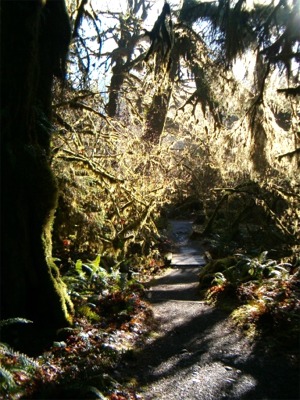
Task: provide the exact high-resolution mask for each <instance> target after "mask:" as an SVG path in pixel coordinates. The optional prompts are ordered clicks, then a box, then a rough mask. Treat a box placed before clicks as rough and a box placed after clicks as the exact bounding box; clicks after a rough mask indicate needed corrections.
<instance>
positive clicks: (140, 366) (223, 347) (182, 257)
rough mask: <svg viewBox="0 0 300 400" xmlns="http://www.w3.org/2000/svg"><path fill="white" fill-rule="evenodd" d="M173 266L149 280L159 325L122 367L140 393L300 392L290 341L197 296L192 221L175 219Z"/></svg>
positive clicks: (199, 256) (280, 395) (202, 399)
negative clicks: (284, 344)
mask: <svg viewBox="0 0 300 400" xmlns="http://www.w3.org/2000/svg"><path fill="white" fill-rule="evenodd" d="M170 226H171V229H170V232H169V236H170V239H171V240H172V242H173V243H174V249H173V251H174V254H173V261H172V264H171V268H170V269H169V270H168V271H167V272H166V274H165V275H164V276H160V277H158V278H157V279H154V280H152V281H151V282H150V283H149V284H148V285H147V291H146V296H147V298H148V301H149V302H150V303H151V306H152V309H153V315H154V329H153V333H152V335H150V337H148V338H147V339H146V340H145V342H144V343H143V345H142V346H141V347H140V348H139V349H138V350H137V351H134V352H133V353H130V354H127V356H126V357H125V358H124V359H123V360H122V362H121V363H120V364H119V367H118V368H117V370H116V374H117V375H119V377H120V376H122V378H123V379H124V380H125V382H127V384H128V386H131V387H134V388H135V389H136V391H137V393H138V394H137V395H136V399H145V400H150V399H161V400H163V399H174V400H176V399H178V400H183V399H184V400H189V399H198V400H218V399H232V400H233V399H239V400H241V399H253V400H254V399H255V400H258V399H264V400H269V399H270V400H271V399H272V400H275V399H289V400H294V399H298V398H299V397H300V387H299V365H298V363H297V359H296V358H295V357H294V356H293V355H291V354H289V353H287V352H286V350H285V349H284V348H277V349H276V351H274V349H273V350H272V351H271V349H270V346H268V343H267V341H264V340H263V339H262V340H260V341H259V342H257V341H253V340H250V339H249V338H247V337H246V336H245V335H244V334H243V333H242V332H241V331H239V330H238V329H237V327H236V326H235V325H234V324H233V322H232V320H231V318H230V317H229V313H228V312H226V311H223V310H221V309H217V308H214V307H212V306H209V305H207V304H206V303H205V302H203V301H200V300H199V293H198V273H199V271H200V269H201V267H202V266H203V265H204V264H205V260H204V258H203V253H204V250H205V248H204V246H203V244H202V243H201V242H199V241H191V240H189V236H190V233H191V229H192V223H191V221H174V220H172V221H170Z"/></svg>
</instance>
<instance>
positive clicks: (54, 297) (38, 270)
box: [1, 0, 72, 353]
mask: <svg viewBox="0 0 300 400" xmlns="http://www.w3.org/2000/svg"><path fill="white" fill-rule="evenodd" d="M1 13H2V15H1V17H2V18H1V25H2V28H1V29H2V32H1V33H2V34H1V38H2V43H1V50H2V54H1V114H2V123H1V124H2V127H1V161H2V169H1V189H2V204H1V234H2V238H1V239H2V250H1V257H2V260H1V318H2V319H7V318H15V317H21V318H26V319H29V320H31V321H33V324H28V325H27V324H26V325H24V324H17V325H16V324H14V325H10V326H8V328H7V330H6V331H3V333H2V338H1V339H2V340H4V341H6V342H8V343H10V344H11V345H14V346H15V347H16V348H19V349H20V350H23V351H26V352H28V353H35V352H38V351H40V350H41V349H43V348H44V346H46V345H47V344H48V343H49V342H50V340H51V339H52V338H53V334H54V332H55V331H56V330H57V329H58V328H60V327H64V326H66V325H67V324H69V323H70V322H71V312H72V303H71V301H70V299H69V298H68V296H67V293H66V289H65V286H64V284H63V282H62V281H61V279H60V277H59V273H58V270H57V268H56V266H55V265H54V263H53V262H52V258H51V251H52V245H51V229H52V222H53V218H54V212H55V208H56V202H57V188H56V182H55V179H54V177H53V174H52V171H51V169H50V167H49V161H48V152H49V147H50V131H51V125H50V109H51V89H52V82H53V75H54V74H55V75H57V76H60V75H62V74H63V64H64V58H65V57H66V52H67V49H68V45H69V38H70V26H69V20H68V15H67V13H66V9H65V4H64V0H56V1H49V0H48V1H44V2H43V1H39V0H31V1H26V2H24V1H8V0H7V1H2V5H1Z"/></svg>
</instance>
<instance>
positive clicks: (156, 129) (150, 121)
mask: <svg viewBox="0 0 300 400" xmlns="http://www.w3.org/2000/svg"><path fill="white" fill-rule="evenodd" d="M172 86H173V85H172V84H171V82H170V84H169V86H168V88H167V89H165V90H164V91H162V92H161V91H160V90H159V93H156V94H155V95H154V96H153V98H152V102H151V105H150V108H149V110H148V112H147V121H146V128H145V132H144V134H143V139H144V140H145V141H146V142H148V143H151V144H153V145H157V144H158V143H159V140H160V137H161V135H162V133H163V130H164V127H165V122H166V119H167V114H168V111H169V103H170V98H171V94H172Z"/></svg>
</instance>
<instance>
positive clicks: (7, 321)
mask: <svg viewBox="0 0 300 400" xmlns="http://www.w3.org/2000/svg"><path fill="white" fill-rule="evenodd" d="M12 324H33V321H30V320H29V319H26V318H9V319H3V320H1V321H0V328H2V327H3V326H6V325H12Z"/></svg>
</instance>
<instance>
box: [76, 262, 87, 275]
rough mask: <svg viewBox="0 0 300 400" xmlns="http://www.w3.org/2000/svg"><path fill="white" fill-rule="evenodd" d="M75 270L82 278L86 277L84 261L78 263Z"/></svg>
mask: <svg viewBox="0 0 300 400" xmlns="http://www.w3.org/2000/svg"><path fill="white" fill-rule="evenodd" d="M75 270H76V272H77V273H78V274H79V276H80V277H81V278H84V277H85V273H84V272H83V271H82V261H81V260H77V261H76V264H75Z"/></svg>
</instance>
